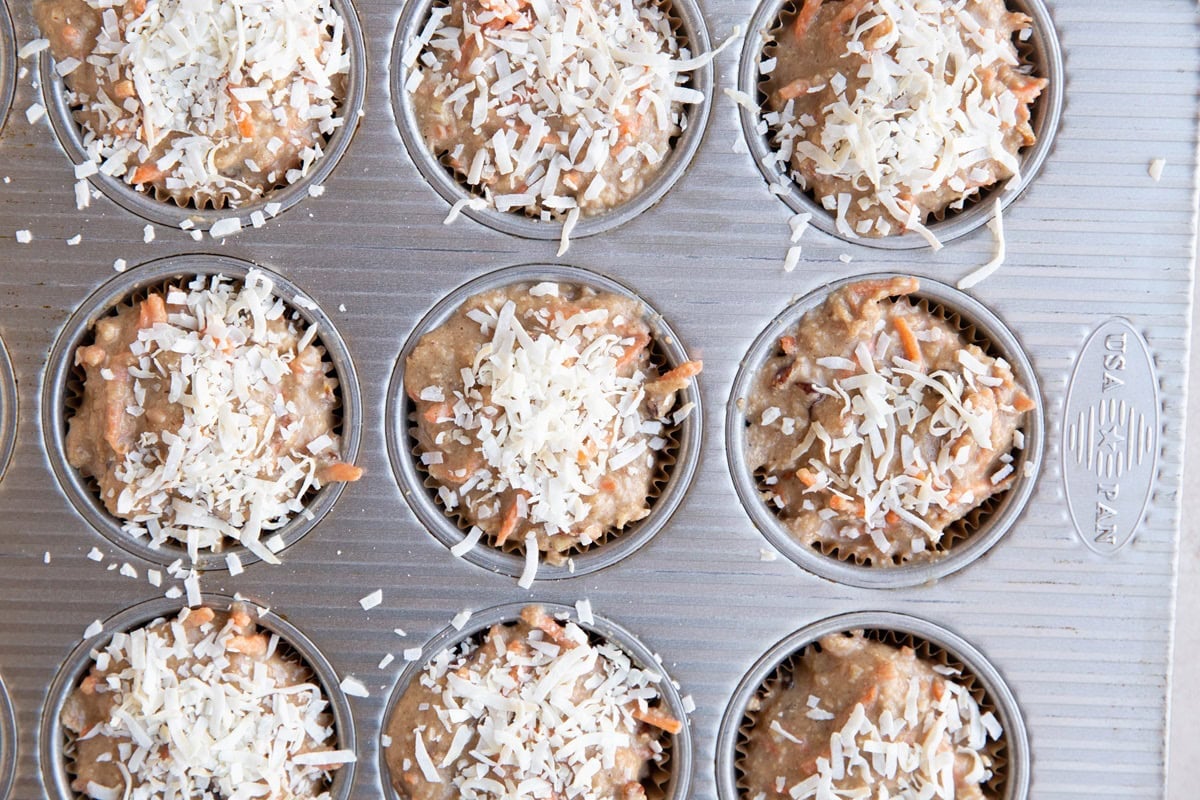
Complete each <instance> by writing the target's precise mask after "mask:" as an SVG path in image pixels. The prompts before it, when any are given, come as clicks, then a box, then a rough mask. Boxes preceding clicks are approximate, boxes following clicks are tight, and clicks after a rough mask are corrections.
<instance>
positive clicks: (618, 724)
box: [385, 606, 682, 800]
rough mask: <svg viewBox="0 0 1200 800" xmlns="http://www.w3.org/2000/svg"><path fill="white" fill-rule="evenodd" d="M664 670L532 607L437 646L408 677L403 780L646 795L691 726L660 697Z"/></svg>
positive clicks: (444, 786)
mask: <svg viewBox="0 0 1200 800" xmlns="http://www.w3.org/2000/svg"><path fill="white" fill-rule="evenodd" d="M659 680H661V676H659V675H657V674H653V673H650V672H648V671H646V670H644V669H642V668H639V667H637V666H635V665H634V664H633V663H632V662H631V661H630V658H629V656H628V655H626V654H625V653H624V652H623V651H622V650H621V649H620V648H619V647H617V646H615V645H613V644H609V643H605V642H600V643H593V642H592V641H590V640H589V637H588V635H587V634H586V633H585V632H584V631H583V630H581V629H580V628H579V627H578V626H577V625H575V624H573V623H567V624H565V625H564V624H560V623H559V622H557V621H556V620H555V619H553V618H552V617H550V616H549V615H547V614H546V613H545V611H544V610H543V609H542V608H540V607H538V606H529V607H526V608H525V609H524V610H523V611H522V612H521V617H520V620H519V621H517V622H514V623H511V624H501V625H496V626H494V627H492V629H491V630H489V631H488V632H487V634H486V635H485V636H484V637H483V639H482V641H469V642H467V643H465V644H463V645H462V646H461V647H459V648H456V649H454V650H445V651H443V652H441V653H437V654H434V656H433V657H432V659H431V660H430V662H429V664H428V665H427V666H426V668H425V669H424V671H422V672H421V673H420V674H419V675H418V676H417V677H416V678H414V679H413V681H412V683H410V684H409V686H408V688H407V689H406V690H405V692H404V695H403V696H402V697H401V698H400V700H399V702H398V703H397V705H396V707H395V709H394V710H393V712H392V716H391V719H390V720H389V721H388V728H387V735H388V737H389V739H390V744H387V745H386V748H387V749H386V754H385V755H386V760H387V766H388V771H389V773H390V775H391V781H392V785H393V786H394V787H395V789H396V791H397V792H398V793H399V794H400V795H401V796H402V797H404V798H407V800H452V799H453V798H459V797H474V798H478V799H479V800H490V799H492V798H494V799H495V800H500V798H505V797H515V796H527V797H574V798H579V799H580V800H642V799H643V798H645V797H646V796H647V788H648V787H649V788H653V786H654V780H653V776H654V773H655V771H656V769H657V764H658V763H659V762H660V761H662V759H663V752H664V741H665V740H666V738H667V737H668V735H670V734H675V733H678V732H679V731H680V730H681V729H682V723H681V722H680V721H679V720H676V719H675V718H674V717H672V716H671V714H670V713H669V712H668V711H666V710H664V709H662V708H660V706H659V693H658V690H657V689H656V688H655V684H656V683H658V681H659ZM652 794H653V792H652Z"/></svg>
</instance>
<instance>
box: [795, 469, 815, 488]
mask: <svg viewBox="0 0 1200 800" xmlns="http://www.w3.org/2000/svg"><path fill="white" fill-rule="evenodd" d="M796 477H797V478H798V479H799V480H800V482H801V483H803V484H804V485H805V486H807V487H809V488H812V487H813V486H816V485H817V476H816V475H814V474H813V471H812V470H811V469H809V468H808V467H801V468H800V469H798V470H796Z"/></svg>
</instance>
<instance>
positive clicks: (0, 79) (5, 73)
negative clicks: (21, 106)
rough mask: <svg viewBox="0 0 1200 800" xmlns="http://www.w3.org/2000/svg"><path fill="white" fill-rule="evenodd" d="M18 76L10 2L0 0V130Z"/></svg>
mask: <svg viewBox="0 0 1200 800" xmlns="http://www.w3.org/2000/svg"><path fill="white" fill-rule="evenodd" d="M16 78H17V47H16V41H15V39H14V37H13V26H12V17H10V16H9V13H8V4H7V3H5V2H4V0H0V131H2V130H4V122H5V120H7V119H8V110H9V107H10V106H11V105H12V99H13V91H14V89H15V88H16V85H15V84H16Z"/></svg>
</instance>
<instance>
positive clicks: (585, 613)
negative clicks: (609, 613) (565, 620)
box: [575, 597, 596, 625]
mask: <svg viewBox="0 0 1200 800" xmlns="http://www.w3.org/2000/svg"><path fill="white" fill-rule="evenodd" d="M575 613H576V614H578V615H579V621H580V622H581V623H583V624H584V625H595V624H596V618H595V617H594V616H593V615H592V601H591V600H588V599H587V598H586V597H585V598H584V599H582V600H576V601H575Z"/></svg>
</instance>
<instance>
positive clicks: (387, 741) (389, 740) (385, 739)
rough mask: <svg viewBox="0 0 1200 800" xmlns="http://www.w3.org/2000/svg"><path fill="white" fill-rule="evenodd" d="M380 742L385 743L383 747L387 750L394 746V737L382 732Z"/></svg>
mask: <svg viewBox="0 0 1200 800" xmlns="http://www.w3.org/2000/svg"><path fill="white" fill-rule="evenodd" d="M379 744H381V745H383V749H384V750H386V749H387V748H389V747H391V746H392V737H390V736H388V735H387V734H386V733H384V734H381V735H380V736H379Z"/></svg>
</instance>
